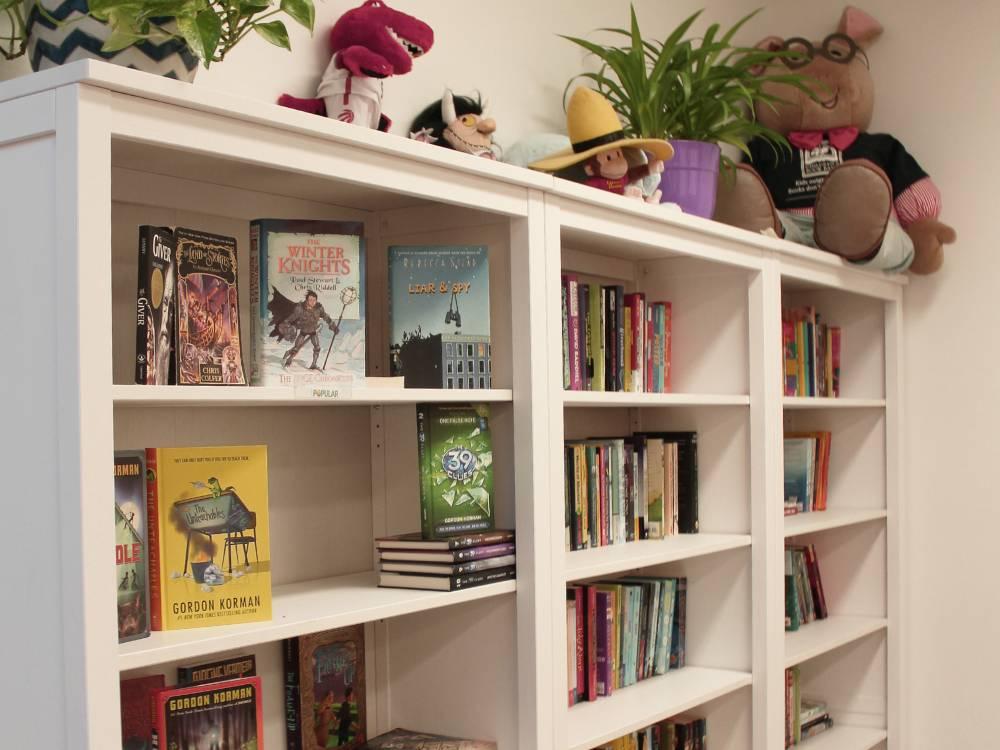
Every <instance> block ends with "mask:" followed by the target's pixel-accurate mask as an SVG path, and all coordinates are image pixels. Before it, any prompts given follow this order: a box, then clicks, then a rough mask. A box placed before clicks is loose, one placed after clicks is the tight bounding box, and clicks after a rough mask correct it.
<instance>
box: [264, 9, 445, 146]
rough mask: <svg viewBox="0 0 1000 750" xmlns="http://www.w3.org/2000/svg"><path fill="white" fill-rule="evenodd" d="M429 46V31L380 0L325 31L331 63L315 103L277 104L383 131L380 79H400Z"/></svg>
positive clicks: (289, 99)
mask: <svg viewBox="0 0 1000 750" xmlns="http://www.w3.org/2000/svg"><path fill="white" fill-rule="evenodd" d="M433 44H434V31H433V30H432V29H431V27H430V26H428V25H427V24H425V23H424V22H423V21H420V20H418V19H416V18H414V17H413V16H408V15H406V14H405V13H400V12H399V11H398V10H393V9H392V8H390V7H389V6H388V5H386V4H385V3H384V2H382V0H367V2H365V3H364V4H363V5H360V6H359V7H357V8H353V9H352V10H349V11H347V12H346V13H344V15H342V16H341V17H340V18H339V19H337V22H336V23H335V24H334V25H333V29H331V30H330V52H331V53H332V55H333V56H332V57H331V59H330V64H329V65H328V66H327V68H326V72H324V73H323V78H322V80H321V81H320V84H319V89H318V90H317V93H316V98H315V99H298V98H296V97H294V96H289V95H288V94H282V96H281V97H280V98H279V99H278V104H281V105H282V106H285V107H291V108H292V109H299V110H302V111H303V112H311V113H313V114H317V115H322V116H324V117H333V118H336V119H338V120H341V121H342V122H353V123H355V124H356V125H361V126H363V127H366V128H375V129H378V130H383V131H388V130H389V126H390V125H391V124H392V121H391V120H389V118H387V117H386V116H385V115H383V114H382V79H383V78H388V77H389V76H393V75H404V74H406V73H409V72H410V71H411V70H412V69H413V61H414V60H415V59H416V58H418V57H420V56H421V55H423V54H425V53H426V52H427V51H428V50H429V49H430V48H431V47H432V46H433Z"/></svg>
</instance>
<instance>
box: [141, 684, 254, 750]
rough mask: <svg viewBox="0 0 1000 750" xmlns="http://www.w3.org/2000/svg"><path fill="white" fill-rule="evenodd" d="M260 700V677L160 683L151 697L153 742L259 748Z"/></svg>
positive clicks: (170, 746) (170, 747)
mask: <svg viewBox="0 0 1000 750" xmlns="http://www.w3.org/2000/svg"><path fill="white" fill-rule="evenodd" d="M262 703H263V701H262V691H261V683H260V677H244V678H242V679H239V680H227V681H225V682H213V683H209V684H207V685H197V686H194V687H183V688H164V689H163V690H160V691H158V692H156V693H155V694H154V696H153V698H152V704H153V732H154V735H153V747H154V748H164V750H174V749H175V748H176V749H178V750H179V748H206V750H210V749H214V748H219V749H220V750H221V749H222V748H240V750H258V749H259V748H263V746H264V724H263V706H262Z"/></svg>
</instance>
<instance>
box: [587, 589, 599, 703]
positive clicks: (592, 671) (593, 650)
mask: <svg viewBox="0 0 1000 750" xmlns="http://www.w3.org/2000/svg"><path fill="white" fill-rule="evenodd" d="M585 588H586V591H587V700H589V701H596V700H597V589H596V588H594V587H593V586H586V587H585Z"/></svg>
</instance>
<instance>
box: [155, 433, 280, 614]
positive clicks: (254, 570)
mask: <svg viewBox="0 0 1000 750" xmlns="http://www.w3.org/2000/svg"><path fill="white" fill-rule="evenodd" d="M146 470H147V471H146V475H147V487H146V507H147V514H148V518H149V525H150V536H149V540H150V545H149V546H150V554H149V563H150V571H151V576H150V580H151V586H150V598H151V602H150V612H151V616H152V626H153V630H174V629H180V628H197V627H205V626H207V625H230V624H234V623H243V622H258V621H262V620H270V619H271V560H270V544H269V534H268V507H267V505H268V500H267V446H264V445H247V446H218V447H203V448H151V449H148V450H147V451H146Z"/></svg>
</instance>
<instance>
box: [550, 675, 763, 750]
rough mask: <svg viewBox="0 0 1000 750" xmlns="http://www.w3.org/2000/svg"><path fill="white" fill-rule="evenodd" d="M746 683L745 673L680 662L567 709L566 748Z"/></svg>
mask: <svg viewBox="0 0 1000 750" xmlns="http://www.w3.org/2000/svg"><path fill="white" fill-rule="evenodd" d="M750 683H751V677H750V674H749V673H747V672H735V671H731V670H727V669H706V668H703V667H685V668H684V669H678V670H677V671H672V672H668V673H667V674H665V675H660V676H659V677H652V678H650V679H648V680H642V681H641V682H638V683H636V684H635V685H631V686H629V687H627V688H622V689H621V690H616V691H615V692H614V693H613V694H612V695H610V696H608V697H607V698H599V699H598V700H596V701H593V702H589V703H578V704H577V705H575V706H573V707H572V708H570V709H569V718H568V721H567V722H566V724H567V743H566V745H567V748H568V749H569V750H590V748H592V747H594V746H596V745H600V744H601V743H602V742H608V741H609V740H613V739H615V738H617V737H621V736H622V735H624V734H627V733H629V732H632V731H635V730H636V729H641V728H643V727H646V726H649V725H650V724H654V723H656V722H657V721H659V720H660V719H665V718H667V717H669V716H674V715H675V714H679V713H682V712H684V711H687V710H689V709H691V708H694V707H695V706H699V705H701V704H702V703H706V702H707V701H710V700H714V699H715V698H719V697H721V696H723V695H726V694H727V693H731V692H733V691H734V690H739V689H740V688H742V687H746V686H747V685H749V684H750Z"/></svg>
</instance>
